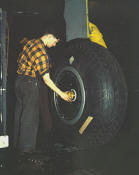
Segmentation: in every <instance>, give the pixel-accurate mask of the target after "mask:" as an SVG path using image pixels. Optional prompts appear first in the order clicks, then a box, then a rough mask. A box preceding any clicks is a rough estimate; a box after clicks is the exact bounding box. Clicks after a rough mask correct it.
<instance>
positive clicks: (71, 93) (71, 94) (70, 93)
mask: <svg viewBox="0 0 139 175" xmlns="http://www.w3.org/2000/svg"><path fill="white" fill-rule="evenodd" d="M68 96H69V97H71V99H72V100H73V99H74V97H75V94H74V92H73V91H68Z"/></svg>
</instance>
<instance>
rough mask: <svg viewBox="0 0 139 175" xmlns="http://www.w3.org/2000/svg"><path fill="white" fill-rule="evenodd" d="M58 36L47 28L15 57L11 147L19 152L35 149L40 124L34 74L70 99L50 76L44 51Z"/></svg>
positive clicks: (30, 151)
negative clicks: (14, 103) (14, 107)
mask: <svg viewBox="0 0 139 175" xmlns="http://www.w3.org/2000/svg"><path fill="white" fill-rule="evenodd" d="M58 41H59V40H58V39H57V38H56V37H55V36H54V34H53V33H52V32H49V31H47V32H46V33H45V34H44V35H43V36H41V37H40V38H39V39H32V40H30V41H27V42H26V44H25V45H24V47H23V49H22V52H21V53H20V55H19V58H18V61H17V62H18V68H17V78H16V81H15V93H16V98H17V103H16V109H15V123H14V124H15V125H14V146H15V147H16V148H17V149H18V150H19V152H20V153H21V154H25V153H32V152H34V151H35V146H36V137H37V131H38V124H39V89H38V81H37V75H38V74H39V76H41V77H42V79H43V80H44V83H45V84H46V85H47V86H48V87H50V88H51V89H52V90H53V91H54V92H56V93H57V94H58V95H59V96H60V97H61V98H62V99H63V100H65V101H67V102H71V99H70V97H69V96H68V94H67V92H63V91H61V90H60V89H59V88H58V87H57V86H56V85H55V84H54V82H53V81H52V80H51V78H50V74H49V71H50V64H49V56H48V54H47V52H46V50H45V46H46V47H48V48H51V47H54V46H56V44H57V43H58Z"/></svg>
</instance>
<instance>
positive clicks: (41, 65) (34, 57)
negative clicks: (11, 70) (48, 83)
mask: <svg viewBox="0 0 139 175" xmlns="http://www.w3.org/2000/svg"><path fill="white" fill-rule="evenodd" d="M17 63H18V69H17V74H22V75H27V76H31V77H36V72H39V74H40V75H41V76H43V75H44V74H45V73H48V72H49V68H50V65H49V58H48V54H47V53H46V50H45V45H44V43H43V41H42V40H41V39H33V40H30V41H28V42H27V43H26V44H25V45H24V47H23V50H22V52H21V53H20V55H19V58H18V60H17Z"/></svg>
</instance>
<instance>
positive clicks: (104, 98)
mask: <svg viewBox="0 0 139 175" xmlns="http://www.w3.org/2000/svg"><path fill="white" fill-rule="evenodd" d="M71 56H72V59H73V57H74V61H73V62H72V63H70V62H69V59H70V57H71ZM67 67H68V68H69V69H68V72H69V73H66V72H65V71H63V72H62V70H65V68H67ZM72 70H76V71H77V72H78V74H79V77H76V76H75V79H77V80H76V81H75V80H73V82H76V83H77V85H76V83H73V84H74V85H75V86H76V87H75V89H77V87H78V88H80V89H81V90H82V91H84V93H85V99H84V98H83V96H82V95H81V93H80V92H78V95H77V100H78V99H80V100H79V101H80V103H79V102H77V104H76V103H75V102H73V104H69V103H67V102H64V101H63V102H61V99H59V97H57V96H55V95H53V94H52V95H51V99H50V101H51V111H52V113H53V116H54V124H55V125H54V128H55V131H56V132H55V133H56V137H57V138H61V140H64V141H65V142H67V143H70V144H71V145H76V146H79V147H83V148H86V147H92V146H97V145H102V144H105V143H107V142H109V141H110V140H111V139H112V138H113V137H114V136H115V135H116V134H117V132H118V131H119V129H120V128H121V126H122V124H123V121H124V118H125V117H124V116H125V111H126V104H127V87H126V83H125V79H124V75H123V72H122V70H121V68H120V66H119V64H118V62H117V60H116V59H115V58H114V56H113V55H112V54H111V53H110V52H109V51H108V49H106V48H103V47H101V46H99V45H98V44H95V43H91V42H90V41H89V40H87V39H75V40H72V41H70V42H68V43H66V44H65V46H64V47H61V50H60V51H59V53H57V55H56V59H55V64H54V69H53V73H52V75H53V80H54V81H55V83H56V84H57V86H59V87H60V88H61V89H62V90H63V91H65V90H70V88H74V87H73V86H74V85H72V86H71V87H70V85H69V84H70V82H69V83H67V82H68V80H69V79H70V77H71V76H72V74H73V71H72ZM60 72H62V73H60ZM64 74H67V75H64ZM68 74H71V75H70V76H69V75H68ZM62 76H67V78H65V79H64V80H65V81H64V80H63V79H62V78H61V77H62ZM66 79H67V80H66ZM73 79H74V78H73ZM79 79H81V81H82V83H83V86H80V83H78V82H79V81H80V80H79ZM70 81H71V80H70ZM71 84H72V83H71ZM77 91H79V90H77ZM82 100H85V101H84V106H82V108H83V110H82V112H81V115H80V117H77V118H76V112H75V113H72V112H71V115H72V116H71V119H70V111H72V107H71V106H72V105H74V104H75V105H77V110H79V109H80V105H81V103H82ZM60 105H61V106H60ZM62 105H63V106H62ZM57 106H58V107H57ZM62 107H63V109H67V110H68V108H70V110H69V112H68V114H67V113H66V112H64V111H62V112H63V113H65V114H63V115H61V117H60V116H59V113H60V112H61V109H62ZM58 110H59V111H60V112H59V111H58ZM74 110H75V109H74ZM62 112H61V113H62ZM77 114H78V111H77ZM64 115H69V116H64ZM63 116H64V117H63ZM88 116H92V117H93V120H92V121H91V123H90V124H89V125H88V127H87V128H86V130H85V131H84V132H83V134H82V135H81V134H80V133H79V129H80V128H81V126H82V125H83V123H84V122H85V121H86V119H87V118H88ZM63 118H64V119H63ZM74 118H76V120H74V122H70V120H73V119H74Z"/></svg>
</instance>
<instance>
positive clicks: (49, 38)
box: [41, 33, 59, 48]
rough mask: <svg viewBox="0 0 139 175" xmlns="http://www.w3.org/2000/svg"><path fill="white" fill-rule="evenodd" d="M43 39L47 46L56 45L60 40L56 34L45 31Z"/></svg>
mask: <svg viewBox="0 0 139 175" xmlns="http://www.w3.org/2000/svg"><path fill="white" fill-rule="evenodd" d="M41 40H42V41H43V42H44V44H45V46H47V47H48V48H50V47H54V46H56V44H57V43H58V41H59V39H57V38H56V37H55V35H54V34H52V33H45V34H44V35H43V36H42V37H41Z"/></svg>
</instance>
